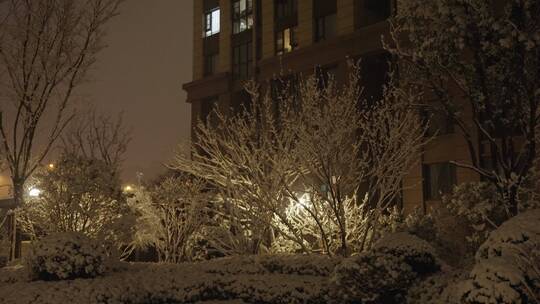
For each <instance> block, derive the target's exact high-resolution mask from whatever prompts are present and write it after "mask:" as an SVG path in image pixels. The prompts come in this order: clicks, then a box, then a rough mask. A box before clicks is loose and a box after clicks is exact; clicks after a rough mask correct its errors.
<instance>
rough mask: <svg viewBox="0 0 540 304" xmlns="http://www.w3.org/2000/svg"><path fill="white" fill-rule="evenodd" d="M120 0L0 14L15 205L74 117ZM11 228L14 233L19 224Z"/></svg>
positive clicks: (15, 3) (64, 2) (54, 0)
mask: <svg viewBox="0 0 540 304" xmlns="http://www.w3.org/2000/svg"><path fill="white" fill-rule="evenodd" d="M119 2H120V0H91V1H71V0H35V1H19V0H9V1H6V3H3V5H4V6H7V7H8V9H6V10H2V13H0V20H2V26H1V27H0V78H1V79H0V83H1V85H2V89H1V92H2V103H1V107H0V113H2V114H3V116H2V118H3V120H0V145H1V150H0V153H1V155H2V157H3V158H5V159H6V160H7V163H8V167H9V171H10V174H11V179H12V183H13V193H14V198H15V203H16V204H18V205H19V204H21V203H22V201H23V190H24V184H25V182H26V181H27V179H28V178H30V176H31V175H32V173H33V172H34V171H35V170H36V168H38V167H39V166H40V164H41V162H42V161H43V160H44V159H45V157H46V156H47V154H48V153H49V151H50V150H51V148H52V147H53V145H54V143H55V142H56V141H57V139H58V138H59V137H60V135H61V134H62V132H63V131H64V129H65V128H66V126H67V125H68V124H69V122H70V121H71V120H72V117H73V115H72V114H71V112H70V105H71V104H72V102H73V98H72V97H73V94H74V92H75V91H76V89H77V88H78V87H79V86H80V85H81V83H83V81H84V80H85V79H86V76H87V72H88V71H89V69H90V68H91V67H92V65H93V64H94V63H95V61H96V55H97V54H98V52H99V51H100V50H101V49H102V48H103V46H104V45H103V39H102V38H103V35H104V27H105V25H106V23H107V22H108V21H109V20H110V19H111V18H112V17H113V16H114V15H115V14H116V13H117V10H118V5H119ZM5 12H9V13H8V14H6V15H4V13H5ZM44 121H47V122H48V123H44ZM11 226H12V229H13V231H12V235H13V236H14V235H15V233H14V231H15V227H16V226H15V222H13V223H12V225H11ZM14 257H15V246H14V243H13V244H12V251H11V258H14Z"/></svg>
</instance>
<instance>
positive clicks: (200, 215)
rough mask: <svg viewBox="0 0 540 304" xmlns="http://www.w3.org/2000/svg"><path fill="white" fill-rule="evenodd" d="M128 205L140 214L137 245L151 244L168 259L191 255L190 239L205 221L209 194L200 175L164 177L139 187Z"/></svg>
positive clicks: (191, 239)
mask: <svg viewBox="0 0 540 304" xmlns="http://www.w3.org/2000/svg"><path fill="white" fill-rule="evenodd" d="M137 191H138V193H136V194H135V196H134V197H133V198H132V199H131V200H132V202H131V206H132V208H135V209H136V210H137V211H138V213H139V214H140V216H139V220H138V222H139V223H138V225H137V236H136V238H137V239H136V241H137V243H136V244H135V245H136V246H137V245H139V246H140V245H146V246H148V245H150V246H154V247H155V248H156V250H157V251H158V253H159V258H160V260H161V261H163V262H167V263H180V262H185V261H187V260H189V259H190V257H191V256H190V254H191V252H190V247H189V246H190V243H191V242H192V241H193V237H194V236H195V235H196V234H197V233H199V232H200V229H201V227H202V226H203V225H204V224H205V223H206V221H205V216H206V212H207V204H208V200H209V194H208V192H207V191H206V189H205V184H204V183H203V181H202V180H200V179H195V178H190V177H188V176H187V175H179V176H176V177H167V178H165V179H164V180H162V181H161V182H160V183H159V184H157V185H156V186H154V187H152V188H151V189H149V190H146V191H147V193H145V189H138V190H137Z"/></svg>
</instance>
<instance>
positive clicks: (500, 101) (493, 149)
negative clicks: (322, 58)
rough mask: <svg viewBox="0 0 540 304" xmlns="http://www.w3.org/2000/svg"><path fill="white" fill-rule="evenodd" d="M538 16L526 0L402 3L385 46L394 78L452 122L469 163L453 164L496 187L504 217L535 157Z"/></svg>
mask: <svg viewBox="0 0 540 304" xmlns="http://www.w3.org/2000/svg"><path fill="white" fill-rule="evenodd" d="M539 14H540V4H539V3H538V2H537V1H529V0H516V1H506V2H498V1H482V0H473V1H460V0H450V1H431V2H425V1H419V0H414V1H405V2H404V3H403V4H400V9H399V10H398V14H397V16H396V17H395V18H394V20H393V28H392V31H391V34H392V35H391V38H392V39H391V41H390V42H391V45H387V46H386V48H387V49H388V50H389V51H390V52H392V53H393V54H394V55H395V56H396V57H397V58H398V60H399V64H400V76H401V77H402V80H403V81H405V82H411V83H415V84H416V85H417V86H418V89H419V90H423V91H424V92H425V93H426V94H425V95H426V97H427V102H428V103H429V105H430V106H435V107H436V108H440V109H441V110H442V111H443V112H444V113H445V114H446V115H447V116H448V117H450V118H451V120H452V121H453V122H454V123H455V124H456V125H457V126H458V128H459V130H460V132H461V134H462V136H463V138H464V140H465V143H466V145H467V147H468V150H469V155H470V161H468V162H459V163H457V162H456V164H457V165H458V166H461V167H463V168H468V169H471V170H473V171H475V172H476V173H478V174H479V175H480V176H481V177H482V178H483V179H484V180H486V181H488V182H490V183H491V184H492V185H493V186H494V187H496V188H497V189H498V192H499V194H500V196H501V197H502V198H503V201H504V202H505V208H506V209H507V214H508V216H509V217H511V216H514V215H516V214H517V213H518V212H519V209H520V204H519V200H518V192H519V191H518V190H519V188H520V186H521V185H522V184H523V182H524V181H525V180H526V177H527V174H528V172H529V171H530V169H531V167H532V166H533V164H534V160H535V158H536V157H537V143H536V137H537V135H536V133H537V132H538V130H537V128H538V125H539V121H540V108H539V106H540V81H539V80H540V21H539V18H538V16H539ZM481 149H483V150H484V151H481ZM482 154H483V155H484V156H488V157H489V158H488V159H485V158H484V159H483V157H482Z"/></svg>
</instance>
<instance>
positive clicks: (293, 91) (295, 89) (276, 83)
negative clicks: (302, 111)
mask: <svg viewBox="0 0 540 304" xmlns="http://www.w3.org/2000/svg"><path fill="white" fill-rule="evenodd" d="M270 90H271V91H270V97H271V98H272V103H273V108H274V113H276V114H279V113H280V111H281V108H282V106H281V103H283V102H290V103H292V105H290V106H292V107H294V108H296V109H298V108H299V100H300V98H299V93H300V92H299V79H298V76H297V75H295V74H292V75H288V76H284V77H281V78H275V79H272V81H271V83H270Z"/></svg>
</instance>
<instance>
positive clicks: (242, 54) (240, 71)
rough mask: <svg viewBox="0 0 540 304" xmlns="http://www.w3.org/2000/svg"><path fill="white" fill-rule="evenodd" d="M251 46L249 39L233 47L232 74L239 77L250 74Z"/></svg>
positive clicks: (247, 76) (243, 77) (245, 76)
mask: <svg viewBox="0 0 540 304" xmlns="http://www.w3.org/2000/svg"><path fill="white" fill-rule="evenodd" d="M252 48H253V46H252V43H251V41H248V42H246V43H243V44H240V45H238V46H235V47H234V48H233V76H234V77H235V78H239V79H245V78H249V77H250V76H251V70H252V62H253V55H252V53H253V50H252Z"/></svg>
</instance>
